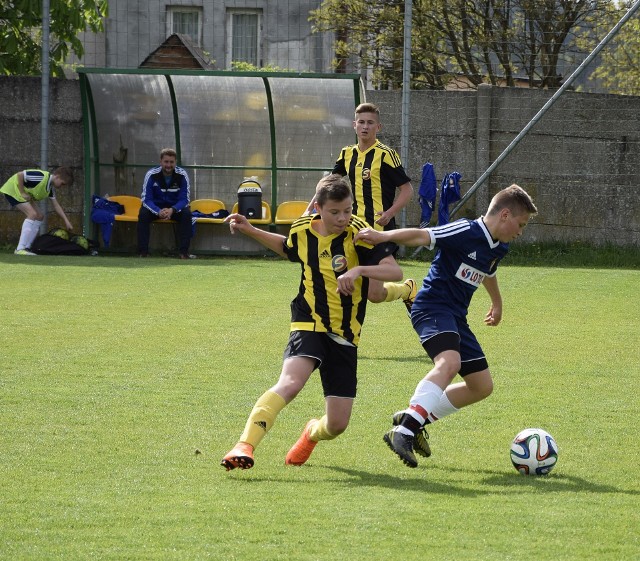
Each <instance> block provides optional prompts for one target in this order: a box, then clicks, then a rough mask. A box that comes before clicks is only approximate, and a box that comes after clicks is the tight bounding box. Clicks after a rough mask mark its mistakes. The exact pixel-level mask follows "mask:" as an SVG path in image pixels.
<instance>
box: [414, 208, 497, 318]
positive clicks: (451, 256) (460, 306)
mask: <svg viewBox="0 0 640 561" xmlns="http://www.w3.org/2000/svg"><path fill="white" fill-rule="evenodd" d="M427 230H428V232H429V235H430V236H431V245H430V246H429V249H434V247H435V248H436V249H437V252H436V255H435V257H434V259H433V261H432V263H431V268H430V269H429V273H428V274H427V276H426V277H425V279H424V281H423V283H422V288H421V289H420V290H419V291H418V294H417V296H416V299H415V301H414V303H413V307H412V310H411V313H412V319H413V318H415V317H416V316H415V314H421V313H425V312H428V311H431V310H435V309H438V308H440V309H442V308H445V309H447V310H450V311H452V312H453V313H454V314H455V315H456V316H459V317H466V315H467V311H468V308H469V303H470V302H471V297H472V296H473V293H474V292H475V291H476V289H477V288H478V287H479V286H480V285H481V284H482V281H483V280H484V279H485V277H487V276H493V275H495V273H496V269H497V267H498V263H499V261H500V260H501V259H502V258H503V257H504V256H505V255H506V254H507V251H509V244H506V243H503V242H499V241H495V240H494V239H493V238H492V237H491V234H490V233H489V230H487V227H486V226H485V224H484V222H483V220H482V218H478V219H477V220H468V219H466V218H463V219H461V220H456V221H455V222H451V223H450V224H445V225H443V226H436V227H434V228H427ZM414 323H415V321H414Z"/></svg>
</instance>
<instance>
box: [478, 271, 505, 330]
mask: <svg viewBox="0 0 640 561" xmlns="http://www.w3.org/2000/svg"><path fill="white" fill-rule="evenodd" d="M482 284H483V285H484V287H485V289H486V290H487V292H488V293H489V297H490V298H491V307H490V308H489V311H488V312H487V315H485V316H484V322H485V323H486V324H487V325H491V326H495V325H498V324H499V323H500V320H502V294H500V287H499V286H498V277H497V276H496V275H494V276H492V277H489V276H486V277H484V280H483V281H482Z"/></svg>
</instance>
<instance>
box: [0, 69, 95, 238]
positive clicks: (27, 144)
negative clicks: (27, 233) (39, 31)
mask: <svg viewBox="0 0 640 561" xmlns="http://www.w3.org/2000/svg"><path fill="white" fill-rule="evenodd" d="M49 96H50V101H51V104H50V108H51V109H50V130H49V157H48V162H49V168H48V169H50V170H53V169H54V168H56V167H59V166H68V167H70V168H71V169H72V170H73V173H74V178H75V182H74V185H73V187H72V188H71V189H66V188H63V189H60V190H59V191H57V192H56V197H57V199H58V201H59V202H60V204H61V205H62V207H63V208H64V210H65V212H66V214H67V216H68V217H69V220H71V222H72V224H73V226H74V231H76V232H82V212H83V206H82V205H83V202H84V175H83V174H84V168H83V159H84V158H83V145H82V107H81V103H80V83H79V82H78V81H71V80H57V79H54V80H51V83H50V92H49ZM0 99H2V103H0V131H2V133H0V182H2V183H4V182H5V181H6V180H7V179H9V177H10V176H12V175H13V174H14V173H16V172H18V171H22V170H24V169H26V168H36V169H39V168H40V164H41V161H40V157H41V156H40V153H41V147H40V145H41V130H40V127H41V119H40V115H41V99H42V96H41V82H40V79H39V78H33V77H7V76H0ZM10 208H11V207H10V206H9V204H8V203H7V201H6V200H5V198H4V195H2V196H1V197H0V246H2V245H5V244H11V245H15V244H16V243H17V241H18V238H19V235H20V228H21V226H22V222H23V219H24V215H23V214H22V213H21V212H19V211H16V210H13V211H11V210H10ZM49 210H50V214H49V215H48V222H49V226H50V227H54V226H62V227H64V224H63V223H62V221H61V220H59V218H58V215H57V214H55V213H54V212H53V211H52V210H51V208H49Z"/></svg>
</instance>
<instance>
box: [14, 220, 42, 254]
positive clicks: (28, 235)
mask: <svg viewBox="0 0 640 561" xmlns="http://www.w3.org/2000/svg"><path fill="white" fill-rule="evenodd" d="M41 224H42V222H40V220H31V219H30V218H25V220H24V222H23V223H22V230H21V232H20V240H19V241H18V247H17V248H16V250H18V251H19V250H21V249H29V248H30V247H31V244H32V243H33V240H35V239H36V237H37V236H38V232H39V231H40V225H41Z"/></svg>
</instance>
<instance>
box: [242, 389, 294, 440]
mask: <svg viewBox="0 0 640 561" xmlns="http://www.w3.org/2000/svg"><path fill="white" fill-rule="evenodd" d="M286 404H287V402H286V401H285V400H284V398H282V397H281V396H279V395H278V394H277V393H276V392H274V391H271V390H267V391H266V392H264V393H263V394H262V395H261V396H260V397H259V398H258V401H256V404H255V405H254V406H253V409H252V411H251V414H250V415H249V418H248V419H247V424H246V425H245V427H244V432H243V433H242V435H241V436H240V442H247V443H248V444H251V446H253V449H254V450H255V449H256V448H257V446H258V444H260V441H261V440H262V439H263V438H264V436H265V435H266V434H267V433H268V432H269V431H270V430H271V427H272V426H273V424H274V423H275V421H276V417H277V416H278V413H280V411H282V410H283V409H284V407H285V405H286Z"/></svg>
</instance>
